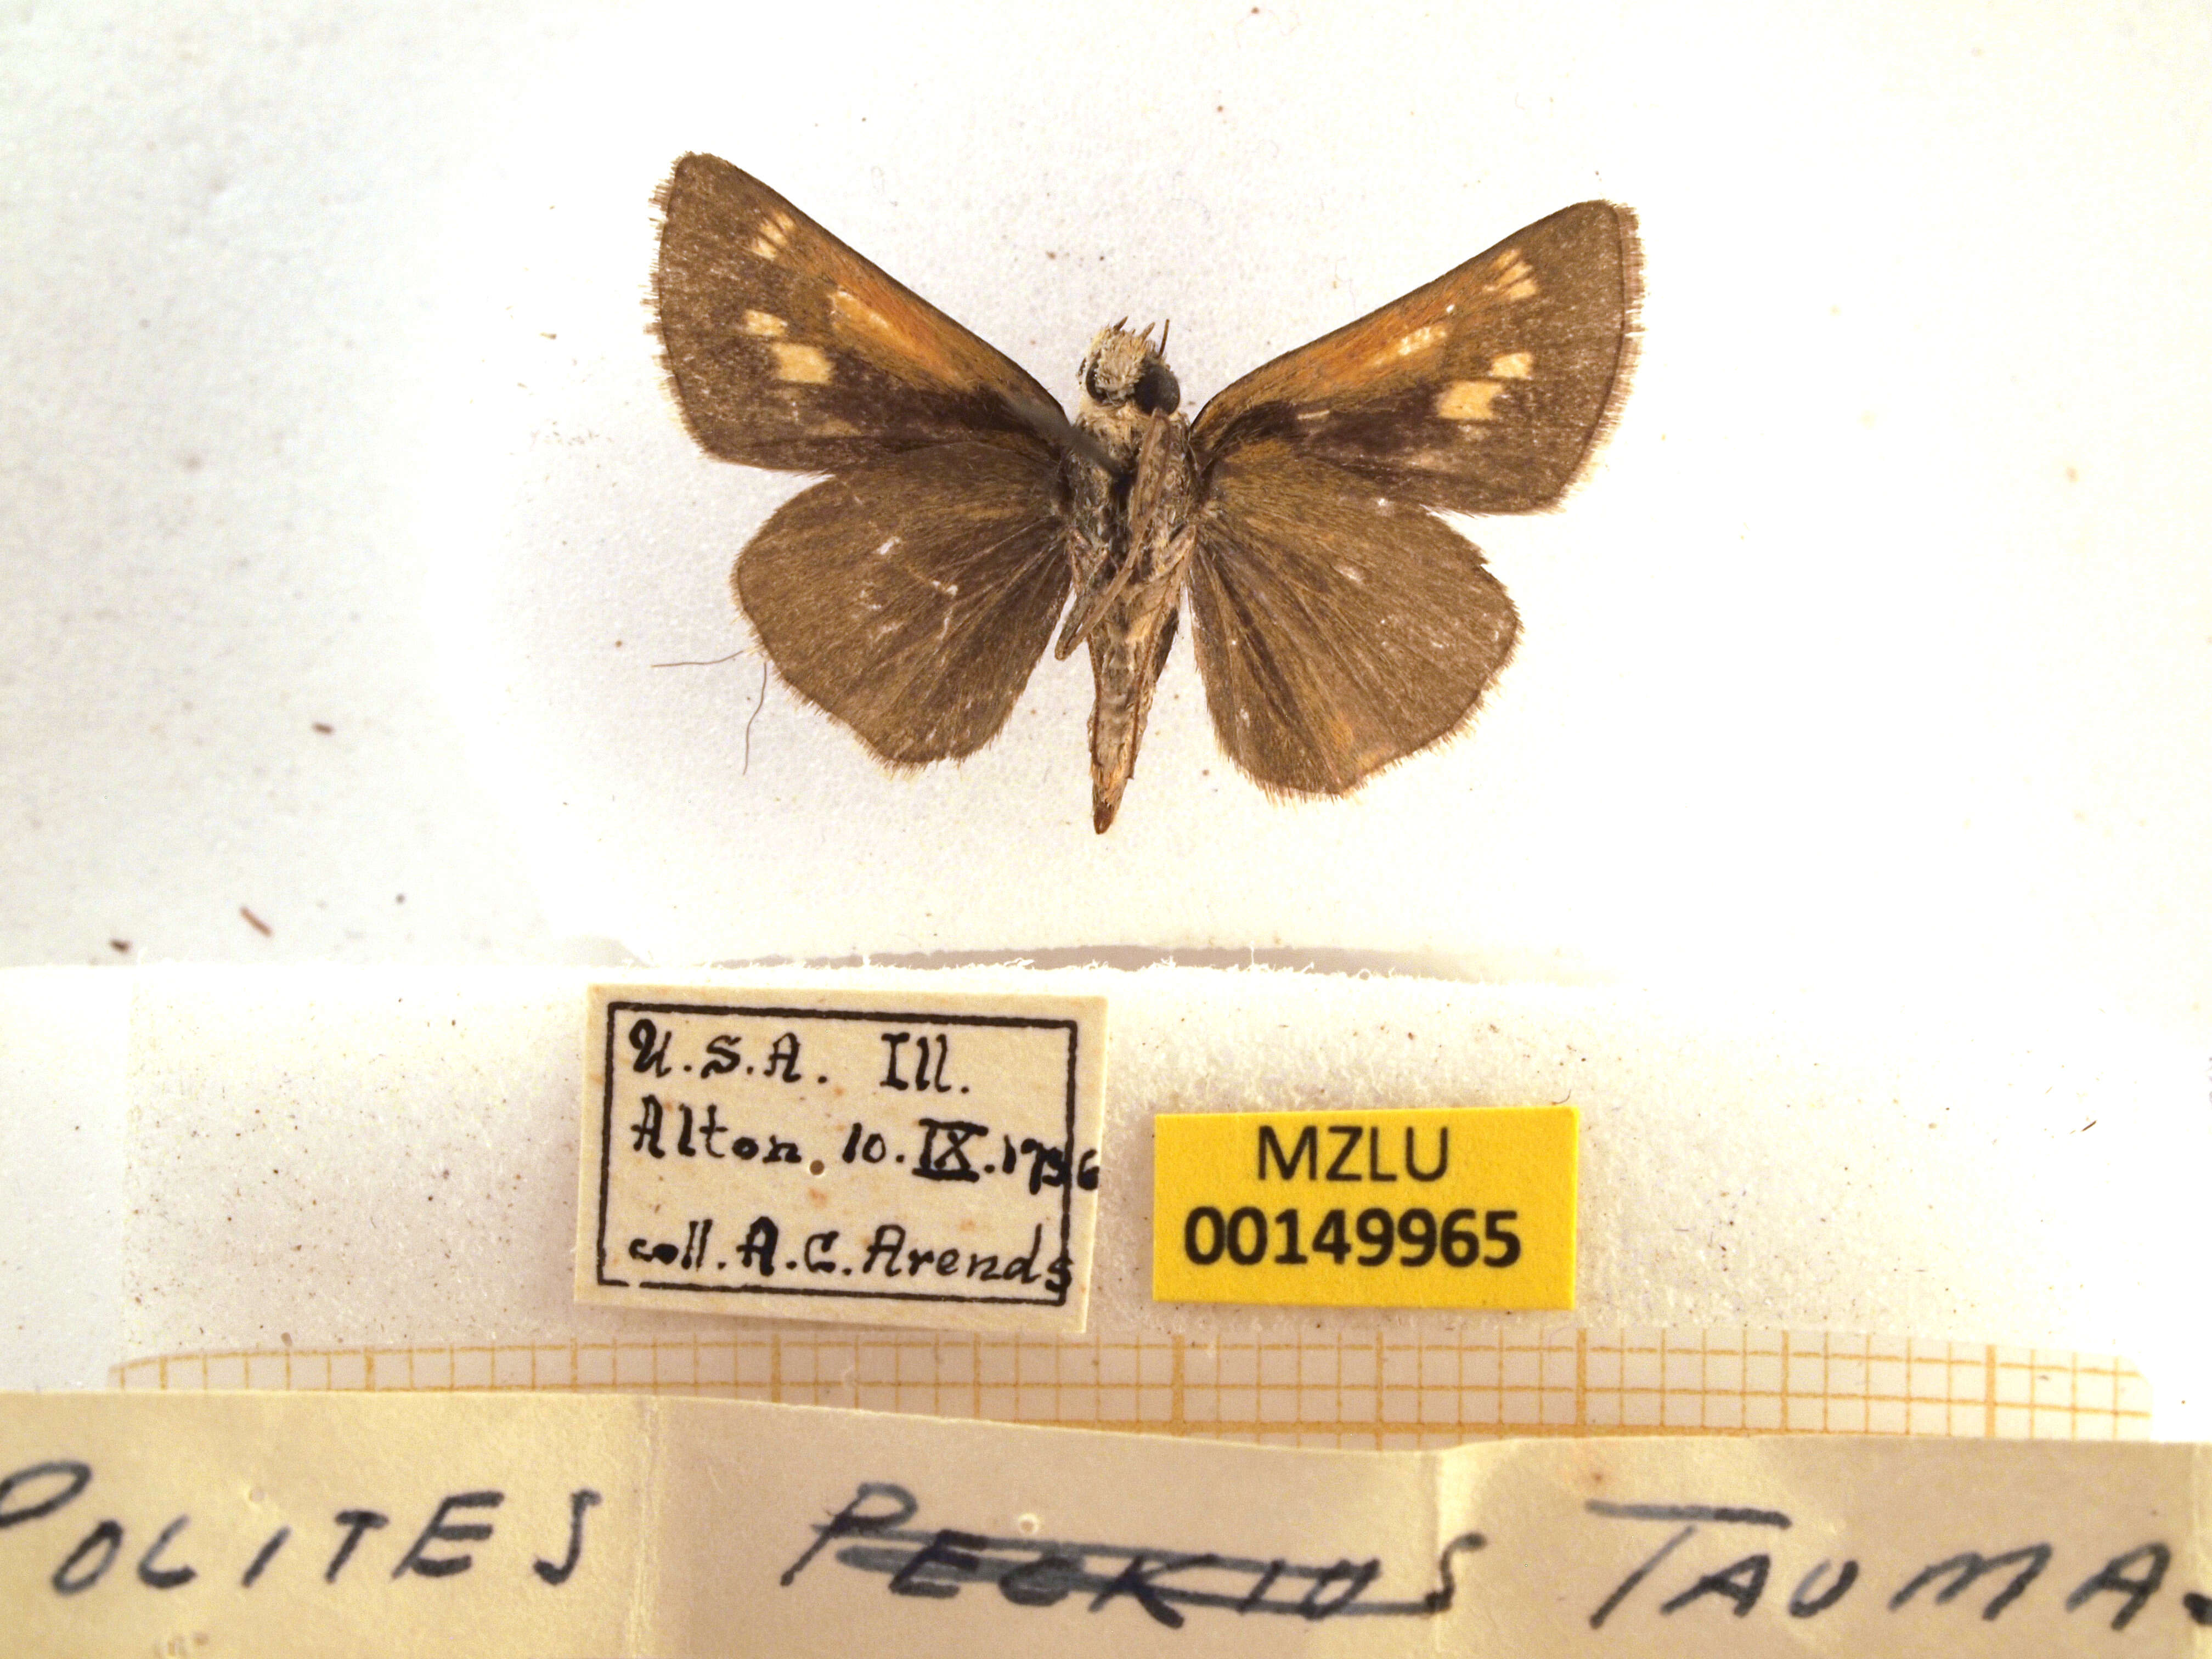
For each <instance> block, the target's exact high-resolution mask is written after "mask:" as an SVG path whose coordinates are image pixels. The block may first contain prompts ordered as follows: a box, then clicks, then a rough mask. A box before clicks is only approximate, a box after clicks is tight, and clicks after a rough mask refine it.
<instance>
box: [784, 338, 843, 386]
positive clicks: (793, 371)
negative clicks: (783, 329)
mask: <svg viewBox="0 0 2212 1659" xmlns="http://www.w3.org/2000/svg"><path fill="white" fill-rule="evenodd" d="M769 350H770V351H773V352H774V353H775V378H776V379H777V380H789V381H791V382H793V384H794V385H797V386H826V385H827V384H828V383H829V358H828V357H826V356H823V353H822V349H821V348H820V347H818V346H811V345H790V344H787V343H785V342H783V341H781V340H778V341H776V342H775V343H773V344H772V345H770V346H769Z"/></svg>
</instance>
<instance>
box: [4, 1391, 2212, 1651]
mask: <svg viewBox="0 0 2212 1659" xmlns="http://www.w3.org/2000/svg"><path fill="white" fill-rule="evenodd" d="M2207 1490H2212V1459H2208V1457H2207V1455H2206V1449H2204V1448H2200V1447H2193V1446H2185V1445H2158V1444H2150V1443H2114V1442H2106V1443H2095V1442H2087V1441H2081V1442H2070V1443H2069V1442H2045V1443H2017V1442H2015V1443H2003V1442H1990V1441H1969V1440H1941V1439H1935V1438H1927V1439H1910V1440H1903V1439H1899V1440H1883V1439H1880V1438H1862V1439H1857V1440H1842V1439H1838V1438H1835V1437H1811V1438H1806V1439H1791V1438H1788V1437H1766V1438H1760V1437H1726V1438H1722V1437H1712V1438H1703V1437H1681V1438H1674V1439H1669V1440H1626V1439H1623V1440H1550V1441H1522V1442H1513V1441H1501V1442H1492V1443H1480V1444H1471V1445H1465V1446H1458V1447H1453V1448H1450V1449H1446V1450H1441V1451H1431V1452H1368V1453H1359V1454H1345V1453H1337V1452H1321V1451H1302V1450H1296V1449H1288V1448H1281V1447H1261V1446H1237V1445H1231V1444H1225V1443H1212V1444H1209V1443H1194V1442H1187V1441H1176V1440H1170V1439H1164V1438H1154V1437H1147V1436H1136V1435H1113V1434H1102V1433H1097V1432H1085V1431H1067V1430H1040V1429H1032V1428H1025V1427H1019V1426H1016V1425H1003V1424H983V1423H954V1422H946V1421H941V1420H937V1419H925V1418H900V1417H894V1416H889V1415H884V1414H878V1413H862V1412H842V1411H832V1410H828V1409H823V1408H806V1407H786V1406H770V1405H758V1404H752V1403H749V1402H742V1401H702V1400H674V1399H665V1398H652V1397H645V1396H638V1395H597V1396H566V1397H563V1396H557V1395H411V1396H410V1395H327V1394H325V1395H297V1394H295V1395H280V1394H246V1395H127V1394H126V1395H14V1396H0V1608H4V1609H5V1610H6V1618H5V1627H6V1630H7V1641H6V1650H7V1652H8V1654H9V1659H79V1656H83V1655H88V1654H102V1655H106V1654H149V1655H180V1656H182V1655H190V1656H206V1659H245V1656H249V1655H262V1654H271V1653H282V1654H284V1655H287V1656H290V1659H368V1656H378V1659H384V1656H389V1655H392V1654H399V1653H416V1652H422V1653H428V1652H439V1653H447V1652H451V1653H467V1654H470V1655H471V1656H474V1659H523V1656H533V1659H674V1656H678V1655H693V1654H708V1653H713V1654H729V1655H734V1656H745V1655H775V1656H778V1659H807V1656H814V1655H822V1656H829V1655H837V1656H844V1655H849V1654H854V1653H896V1654H899V1655H902V1656H912V1659H928V1656H935V1655H945V1656H956V1655H957V1656H966V1655H972V1654H976V1653H988V1652H1016V1651H1024V1652H1025V1651H1043V1652H1050V1653H1054V1654H1056V1655H1066V1656H1069V1659H1094V1656H1095V1659H1147V1656H1155V1655H1171V1654H1182V1655H1199V1654H1204V1655H1206V1656H1209V1659H1211V1656H1255V1659H1257V1656H1262V1655H1265V1656H1268V1659H1277V1656H1279V1655H1281V1654H1282V1653H1284V1652H1285V1651H1292V1650H1294V1651H1296V1652H1297V1653H1300V1654H1304V1655H1318V1656H1344V1659H1400V1656H1403V1659H1414V1656H1420V1659H1432V1656H1434V1655H1437V1654H1440V1653H1448V1654H1454V1655H1464V1656H1468V1659H1492V1656H1495V1659H1505V1656H1512V1659H1521V1656H1525V1655H1529V1654H1577V1653H1588V1654H1591V1655H1594V1656H1611V1659H1658V1656H1662V1655H1667V1656H1671V1655H1680V1654H1685V1653H1697V1654H1701V1655H1710V1656H1714V1659H1737V1656H1744V1659H1753V1656H1775V1659H1780V1656H1785V1655H1786V1656H1790V1659H1802V1656H1804V1655H1806V1654H1808V1653H1834V1654H1838V1655H1861V1654H1875V1653H1878V1654H1881V1655H1884V1656H1888V1659H1919V1656H1939V1655H1940V1656H1943V1659H1996V1656H2007V1659H2010V1656H2016V1655H2021V1654H2059V1653H2068V1654H2072V1653H2096V1654H2112V1655H2117V1656H2123V1659H2124V1656H2173V1659H2182V1656H2185V1655H2189V1654H2192V1653H2197V1652H2200V1651H2202V1650H2203V1644H2204V1643H2205V1642H2206V1641H2207V1640H2208V1632H2212V1577H2208V1572H2207V1569H2208V1565H2209V1564H2208V1561H2207V1550H2206V1546H2207V1542H2208V1541H2207V1538H2206V1535H2205V1527H2206V1524H2207V1523H2206V1521H2205V1519H2204V1516H2205V1513H2206V1511H2205V1507H2204V1504H2203V1502H2202V1500H2201V1494H2202V1493H2203V1492H2205V1491H2207Z"/></svg>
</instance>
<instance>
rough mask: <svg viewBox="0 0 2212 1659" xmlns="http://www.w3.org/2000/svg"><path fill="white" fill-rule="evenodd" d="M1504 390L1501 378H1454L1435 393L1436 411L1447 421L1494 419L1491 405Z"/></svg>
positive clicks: (1494, 412)
mask: <svg viewBox="0 0 2212 1659" xmlns="http://www.w3.org/2000/svg"><path fill="white" fill-rule="evenodd" d="M1504 390H1505V383H1504V381H1503V380H1454V381H1453V382H1452V383H1451V384H1450V385H1449V386H1446V387H1445V388H1444V389H1443V391H1442V392H1438V393H1437V414H1438V415H1439V416H1442V417H1443V419H1445V420H1447V421H1489V420H1495V419H1496V418H1497V411H1496V410H1493V409H1492V407H1491V405H1492V404H1494V403H1496V402H1497V401H1498V393H1499V392H1503V391H1504Z"/></svg>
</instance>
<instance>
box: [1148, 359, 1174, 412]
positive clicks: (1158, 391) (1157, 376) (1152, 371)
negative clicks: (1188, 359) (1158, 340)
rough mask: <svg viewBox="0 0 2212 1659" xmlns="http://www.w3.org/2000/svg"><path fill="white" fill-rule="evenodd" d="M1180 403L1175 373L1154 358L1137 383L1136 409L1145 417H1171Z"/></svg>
mask: <svg viewBox="0 0 2212 1659" xmlns="http://www.w3.org/2000/svg"><path fill="white" fill-rule="evenodd" d="M1181 403H1182V386H1178V385H1177V384H1176V377H1175V371H1174V370H1173V369H1171V368H1169V367H1168V366H1167V365H1166V364H1165V363H1164V362H1160V361H1159V360H1158V358H1154V359H1153V360H1152V362H1150V363H1147V364H1146V366H1145V372H1144V374H1143V376H1142V377H1141V378H1140V379H1139V380H1138V381H1137V407H1138V408H1139V409H1141V410H1144V412H1145V413H1146V414H1147V415H1172V414H1174V413H1175V412H1176V406H1177V405H1178V404H1181Z"/></svg>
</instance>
